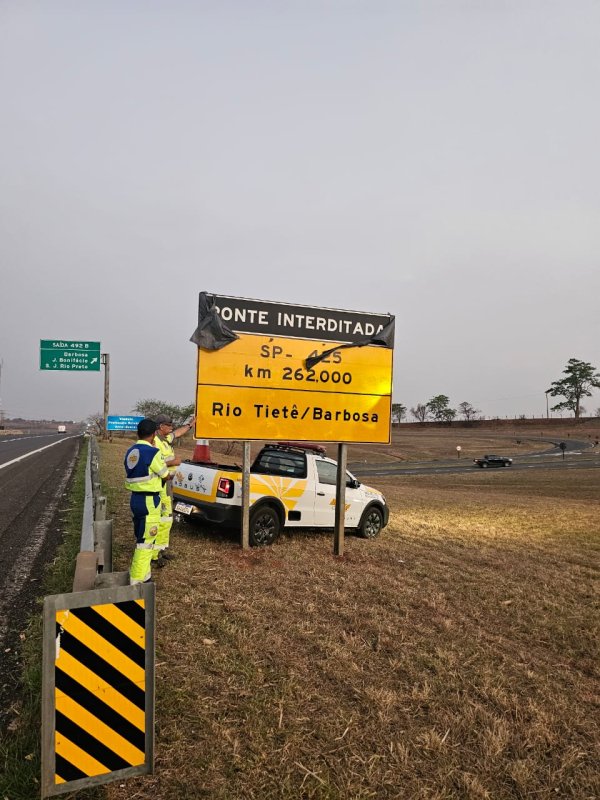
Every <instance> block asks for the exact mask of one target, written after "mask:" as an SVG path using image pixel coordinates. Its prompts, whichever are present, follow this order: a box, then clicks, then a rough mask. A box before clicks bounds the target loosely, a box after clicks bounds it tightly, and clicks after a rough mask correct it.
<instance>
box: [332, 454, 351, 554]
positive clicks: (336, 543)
mask: <svg viewBox="0 0 600 800" xmlns="http://www.w3.org/2000/svg"><path fill="white" fill-rule="evenodd" d="M347 463H348V446H347V445H345V444H339V445H338V459H337V475H336V483H335V526H334V532H333V555H334V556H343V555H344V519H345V517H346V464H347Z"/></svg>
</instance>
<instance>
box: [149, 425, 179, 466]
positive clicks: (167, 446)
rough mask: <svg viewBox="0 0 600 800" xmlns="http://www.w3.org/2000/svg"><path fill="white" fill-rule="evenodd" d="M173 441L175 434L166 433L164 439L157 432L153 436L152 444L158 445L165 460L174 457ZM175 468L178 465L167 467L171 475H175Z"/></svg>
mask: <svg viewBox="0 0 600 800" xmlns="http://www.w3.org/2000/svg"><path fill="white" fill-rule="evenodd" d="M174 441H175V436H174V435H173V434H172V433H168V434H167V435H166V436H165V438H164V439H163V438H162V436H159V435H158V434H156V437H155V438H154V446H155V447H158V449H159V450H160V453H161V455H162V457H163V458H164V460H165V461H170V460H171V459H172V458H175V450H174V449H173V442H174ZM177 469H178V467H168V470H169V472H170V473H171V474H172V475H175V473H176V472H177Z"/></svg>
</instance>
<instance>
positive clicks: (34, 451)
mask: <svg viewBox="0 0 600 800" xmlns="http://www.w3.org/2000/svg"><path fill="white" fill-rule="evenodd" d="M76 438H77V436H64V437H63V438H62V439H57V441H56V442H51V443H50V444H46V445H44V447H39V448H38V449H37V450H31V451H30V452H29V453H25V455H24V456H19V457H18V458H13V460H12V461H7V462H6V463H5V464H0V469H4V467H10V465H11V464H16V463H17V462H18V461H23V459H24V458H28V457H29V456H34V455H35V454H36V453H41V452H42V450H47V449H48V448H49V447H54V445H55V444H59V442H65V441H66V440H67V439H76Z"/></svg>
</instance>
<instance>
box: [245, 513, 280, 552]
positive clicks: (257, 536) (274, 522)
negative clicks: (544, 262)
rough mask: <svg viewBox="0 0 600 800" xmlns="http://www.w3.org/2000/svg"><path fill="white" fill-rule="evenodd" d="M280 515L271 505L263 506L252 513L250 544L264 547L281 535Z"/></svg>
mask: <svg viewBox="0 0 600 800" xmlns="http://www.w3.org/2000/svg"><path fill="white" fill-rule="evenodd" d="M280 527H281V523H280V522H279V515H278V514H277V512H276V511H275V509H274V508H271V506H261V507H260V508H257V509H255V510H254V511H252V512H251V513H250V544H251V545H252V547H263V546H264V545H267V544H273V542H274V541H275V539H277V537H278V536H279V528H280Z"/></svg>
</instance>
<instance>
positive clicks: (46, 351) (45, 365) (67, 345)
mask: <svg viewBox="0 0 600 800" xmlns="http://www.w3.org/2000/svg"><path fill="white" fill-rule="evenodd" d="M40 369H53V370H54V369H56V370H68V371H71V372H72V371H74V370H84V371H96V372H99V371H100V342H74V341H73V340H71V339H41V340H40Z"/></svg>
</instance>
